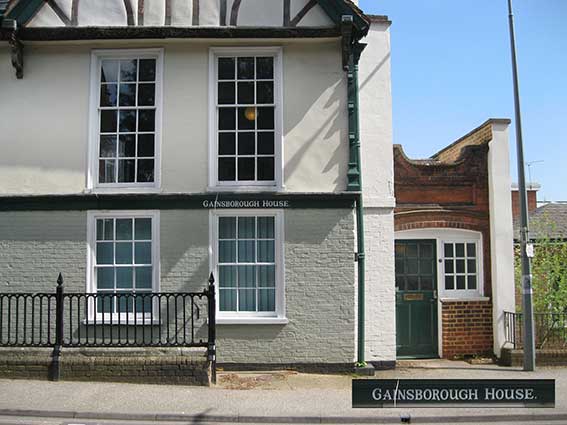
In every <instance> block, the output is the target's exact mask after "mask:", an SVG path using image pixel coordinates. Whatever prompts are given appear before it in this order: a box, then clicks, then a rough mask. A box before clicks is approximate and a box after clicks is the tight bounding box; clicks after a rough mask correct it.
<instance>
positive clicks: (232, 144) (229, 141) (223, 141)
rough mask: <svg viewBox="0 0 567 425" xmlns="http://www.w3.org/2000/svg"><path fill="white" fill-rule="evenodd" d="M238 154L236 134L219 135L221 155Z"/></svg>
mask: <svg viewBox="0 0 567 425" xmlns="http://www.w3.org/2000/svg"><path fill="white" fill-rule="evenodd" d="M234 154H236V134H234V133H219V155H234Z"/></svg>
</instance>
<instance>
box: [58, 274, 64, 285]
mask: <svg viewBox="0 0 567 425" xmlns="http://www.w3.org/2000/svg"><path fill="white" fill-rule="evenodd" d="M57 284H58V285H63V275H62V274H61V273H59V277H58V278H57Z"/></svg>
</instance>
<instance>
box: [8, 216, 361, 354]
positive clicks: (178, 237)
mask: <svg viewBox="0 0 567 425" xmlns="http://www.w3.org/2000/svg"><path fill="white" fill-rule="evenodd" d="M160 224H161V233H160V239H161V253H160V257H161V259H160V272H161V279H160V284H161V291H162V292H168V291H170V292H174V291H201V290H203V288H205V285H206V280H207V277H208V274H209V270H210V266H209V213H208V211H202V210H185V211H181V210H179V211H178V210H174V211H162V212H161V215H160ZM353 226H354V224H353V216H352V211H351V210H348V209H345V210H319V209H313V210H286V211H285V229H284V234H285V250H284V251H285V285H286V291H285V292H286V315H287V318H288V319H289V323H288V324H287V325H219V326H218V329H217V337H218V344H217V347H218V361H219V362H223V363H279V364H282V363H351V362H352V361H353V358H354V348H355V347H354V327H355V313H354V283H355V279H354V262H353V252H354V231H353ZM86 227H87V214H86V212H23V213H22V212H18V213H0V292H52V291H54V289H55V285H56V279H57V275H58V273H59V272H62V273H63V275H64V278H65V290H66V291H67V292H83V291H84V289H85V285H86V255H87V253H86V252H87V251H86V237H87V231H86ZM205 332H206V326H205V325H204V324H203V326H202V327H201V329H200V333H201V334H202V335H203V336H204V335H205Z"/></svg>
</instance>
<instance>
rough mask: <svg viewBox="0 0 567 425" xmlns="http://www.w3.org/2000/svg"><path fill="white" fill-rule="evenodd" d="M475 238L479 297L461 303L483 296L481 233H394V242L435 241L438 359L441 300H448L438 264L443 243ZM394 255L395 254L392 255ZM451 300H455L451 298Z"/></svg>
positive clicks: (443, 229)
mask: <svg viewBox="0 0 567 425" xmlns="http://www.w3.org/2000/svg"><path fill="white" fill-rule="evenodd" d="M471 237H472V238H475V239H477V240H478V249H479V252H478V256H477V258H478V266H479V270H478V276H479V281H478V288H479V296H478V297H475V298H467V297H463V298H462V301H467V300H471V299H481V298H483V295H484V254H483V247H484V244H483V243H484V242H483V238H482V233H481V232H479V231H476V230H468V229H453V228H446V227H426V228H423V229H411V230H399V231H395V232H394V241H396V240H406V239H428V240H435V242H436V247H437V254H436V258H437V355H438V356H439V358H443V322H442V321H443V311H442V309H443V303H442V300H443V299H447V298H449V297H448V296H447V295H446V294H445V293H444V268H443V265H442V263H439V260H440V259H443V258H444V254H443V251H442V250H443V246H442V245H443V241H458V240H470V239H471ZM394 255H395V254H394ZM451 299H453V300H454V299H455V298H454V297H451Z"/></svg>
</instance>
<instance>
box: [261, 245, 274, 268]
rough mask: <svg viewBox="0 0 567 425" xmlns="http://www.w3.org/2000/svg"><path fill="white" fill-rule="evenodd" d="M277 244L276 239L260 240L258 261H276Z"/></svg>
mask: <svg viewBox="0 0 567 425" xmlns="http://www.w3.org/2000/svg"><path fill="white" fill-rule="evenodd" d="M274 255H275V245H274V241H258V261H259V262H262V263H272V262H273V261H274Z"/></svg>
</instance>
